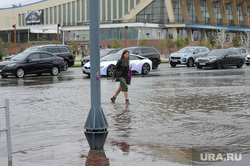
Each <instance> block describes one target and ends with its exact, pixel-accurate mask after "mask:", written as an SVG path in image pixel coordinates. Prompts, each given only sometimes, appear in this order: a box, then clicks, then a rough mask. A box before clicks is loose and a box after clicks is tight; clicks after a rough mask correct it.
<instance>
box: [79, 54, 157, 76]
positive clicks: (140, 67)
mask: <svg viewBox="0 0 250 166" xmlns="http://www.w3.org/2000/svg"><path fill="white" fill-rule="evenodd" d="M119 58H121V55H120V54H111V55H107V56H105V57H103V58H101V62H100V73H101V75H106V76H109V77H111V76H112V75H113V70H114V67H115V65H116V63H117V61H118V59H119ZM129 63H130V64H129V65H130V66H131V67H132V68H131V71H132V72H133V73H140V74H143V75H147V74H148V73H149V72H150V71H151V70H152V61H151V60H149V59H148V58H145V57H142V56H140V55H135V54H130V56H129ZM83 73H84V74H87V75H90V62H88V63H86V64H85V65H84V66H83Z"/></svg>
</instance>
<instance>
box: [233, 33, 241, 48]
mask: <svg viewBox="0 0 250 166" xmlns="http://www.w3.org/2000/svg"><path fill="white" fill-rule="evenodd" d="M241 45H242V44H241V43H240V41H239V39H238V38H237V36H235V37H234V38H233V46H234V47H241Z"/></svg>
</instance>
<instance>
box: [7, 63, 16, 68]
mask: <svg viewBox="0 0 250 166" xmlns="http://www.w3.org/2000/svg"><path fill="white" fill-rule="evenodd" d="M15 65H16V64H15V63H12V64H9V65H7V66H6V67H13V66H15Z"/></svg>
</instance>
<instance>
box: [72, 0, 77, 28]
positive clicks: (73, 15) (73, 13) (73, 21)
mask: <svg viewBox="0 0 250 166" xmlns="http://www.w3.org/2000/svg"><path fill="white" fill-rule="evenodd" d="M75 4H76V3H75V1H73V2H72V25H75V22H76V19H75V17H76V14H75V11H76V10H75V9H76V5H75Z"/></svg>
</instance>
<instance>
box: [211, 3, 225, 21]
mask: <svg viewBox="0 0 250 166" xmlns="http://www.w3.org/2000/svg"><path fill="white" fill-rule="evenodd" d="M213 7H214V14H215V18H216V22H217V25H223V22H222V18H221V14H220V7H219V3H218V2H213Z"/></svg>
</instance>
